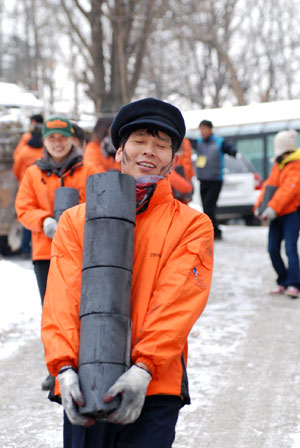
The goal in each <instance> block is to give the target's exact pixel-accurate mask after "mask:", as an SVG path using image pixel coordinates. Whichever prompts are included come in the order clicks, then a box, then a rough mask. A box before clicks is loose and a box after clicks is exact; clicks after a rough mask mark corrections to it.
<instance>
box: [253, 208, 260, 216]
mask: <svg viewBox="0 0 300 448" xmlns="http://www.w3.org/2000/svg"><path fill="white" fill-rule="evenodd" d="M253 214H254V216H255V217H256V218H259V211H258V207H256V209H255V210H254V213H253Z"/></svg>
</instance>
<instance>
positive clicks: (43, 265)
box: [33, 260, 50, 306]
mask: <svg viewBox="0 0 300 448" xmlns="http://www.w3.org/2000/svg"><path fill="white" fill-rule="evenodd" d="M33 266H34V272H35V276H36V280H37V284H38V287H39V291H40V296H41V302H42V306H43V303H44V296H45V292H46V286H47V277H48V271H49V266H50V260H34V262H33Z"/></svg>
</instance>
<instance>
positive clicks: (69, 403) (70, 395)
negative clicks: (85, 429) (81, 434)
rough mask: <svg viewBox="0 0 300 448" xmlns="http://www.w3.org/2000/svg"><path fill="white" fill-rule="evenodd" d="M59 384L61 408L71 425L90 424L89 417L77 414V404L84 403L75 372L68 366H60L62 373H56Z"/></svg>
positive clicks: (81, 404) (92, 422) (91, 421)
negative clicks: (67, 367) (66, 367)
mask: <svg viewBox="0 0 300 448" xmlns="http://www.w3.org/2000/svg"><path fill="white" fill-rule="evenodd" d="M57 379H58V381H59V385H60V393H61V401H62V405H63V408H64V410H65V412H66V414H67V416H68V419H69V420H70V422H71V423H72V425H81V426H91V425H92V424H94V421H93V420H92V419H90V418H89V417H84V416H83V415H81V414H79V412H78V406H83V405H84V404H85V401H84V397H83V394H82V392H81V390H80V387H79V378H78V375H77V373H76V372H75V371H74V370H73V369H71V368H69V369H67V370H66V369H65V368H62V373H59V374H58V375H57Z"/></svg>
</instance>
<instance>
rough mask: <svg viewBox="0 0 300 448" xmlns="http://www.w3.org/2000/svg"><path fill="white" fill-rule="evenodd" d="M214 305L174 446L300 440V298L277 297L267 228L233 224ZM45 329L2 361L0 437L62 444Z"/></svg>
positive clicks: (277, 445) (196, 335) (21, 444)
mask: <svg viewBox="0 0 300 448" xmlns="http://www.w3.org/2000/svg"><path fill="white" fill-rule="evenodd" d="M223 233H224V240H223V241H217V242H216V244H215V267H214V275H213V283H212V289H211V294H210V299H209V302H208V305H207V307H206V309H205V311H204V313H203V315H202V316H201V318H200V319H199V321H198V322H197V323H196V324H195V326H194V328H193V329H192V332H191V335H190V347H189V366H188V374H189V379H190V392H191V398H192V404H191V405H190V406H185V408H183V409H182V411H181V415H180V417H179V421H178V425H177V435H176V441H175V443H174V448H201V447H203V448H210V447H212V448H285V447H288V448H300V350H299V340H300V325H299V321H300V299H299V300H292V299H289V298H287V297H285V296H280V297H271V296H270V295H269V294H268V290H269V289H270V288H271V287H272V286H273V285H274V279H275V275H274V272H273V270H272V268H271V266H270V262H269V258H268V254H267V252H266V239H267V229H266V228H264V227H262V228H255V227H244V226H226V227H224V228H223ZM45 375H46V368H45V366H44V362H43V348H42V344H41V342H40V341H39V340H38V338H37V337H35V338H34V337H32V338H29V339H28V340H27V341H26V343H25V345H23V346H22V348H20V350H18V351H15V352H13V353H12V354H11V355H10V356H9V357H6V358H4V359H2V360H0V428H1V429H0V446H1V447H3V448H8V447H9V448H11V447H16V448H29V447H30V448H32V447H33V446H34V447H35V448H60V447H61V446H62V443H61V440H62V424H61V418H62V411H61V408H60V406H58V405H56V404H52V403H50V402H49V401H48V400H47V398H46V397H47V393H46V392H43V391H42V390H41V388H40V383H41V381H42V380H43V378H44V377H45Z"/></svg>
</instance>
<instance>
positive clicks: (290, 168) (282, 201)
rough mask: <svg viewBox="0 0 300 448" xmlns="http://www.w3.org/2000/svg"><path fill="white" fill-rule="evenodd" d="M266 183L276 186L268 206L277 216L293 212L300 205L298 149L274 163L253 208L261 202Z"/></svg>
mask: <svg viewBox="0 0 300 448" xmlns="http://www.w3.org/2000/svg"><path fill="white" fill-rule="evenodd" d="M267 185H273V186H276V187H277V190H276V191H275V193H274V195H273V197H272V199H271V200H270V201H269V202H268V207H272V208H273V209H274V210H275V212H276V214H277V216H283V215H287V214H288V213H293V212H295V211H296V210H297V209H298V207H299V206H300V149H298V150H296V151H294V152H293V153H292V154H291V155H289V156H288V157H287V158H286V159H284V160H283V161H282V162H281V163H280V164H279V163H275V164H274V165H273V167H272V170H271V173H270V175H269V177H268V179H267V180H266V181H265V182H264V184H263V187H262V189H261V192H260V195H259V197H258V200H257V203H256V204H255V207H254V209H256V208H257V207H259V205H260V204H261V202H262V200H263V197H264V192H265V189H266V186H267Z"/></svg>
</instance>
